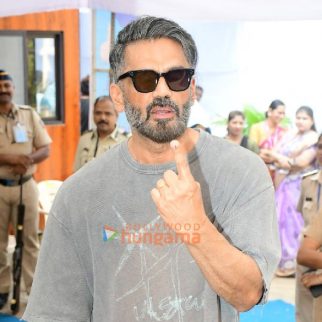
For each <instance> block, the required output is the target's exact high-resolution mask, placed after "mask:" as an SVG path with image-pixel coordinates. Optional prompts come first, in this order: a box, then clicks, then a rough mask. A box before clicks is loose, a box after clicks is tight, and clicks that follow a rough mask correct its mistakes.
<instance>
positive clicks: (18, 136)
mask: <svg viewBox="0 0 322 322" xmlns="http://www.w3.org/2000/svg"><path fill="white" fill-rule="evenodd" d="M13 136H14V139H15V142H16V143H26V142H28V135H27V130H26V127H25V126H24V125H21V124H20V123H17V124H16V125H15V126H14V127H13Z"/></svg>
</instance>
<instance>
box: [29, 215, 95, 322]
mask: <svg viewBox="0 0 322 322" xmlns="http://www.w3.org/2000/svg"><path fill="white" fill-rule="evenodd" d="M91 310H92V294H91V292H90V290H89V288H88V283H87V280H86V274H85V273H84V269H83V267H82V263H81V261H80V258H79V255H78V253H77V250H76V246H75V242H74V240H73V237H72V234H71V232H70V231H69V229H68V228H67V227H65V226H64V224H62V223H61V222H60V221H59V220H58V219H57V218H56V216H55V214H54V213H51V214H50V215H49V218H48V221H47V224H46V230H45V234H44V237H43V240H42V246H41V251H40V255H39V259H38V263H37V267H36V272H35V276H34V281H33V286H32V290H31V294H30V296H29V299H28V305H27V308H26V311H25V313H24V316H23V320H25V321H27V322H54V321H60V322H62V321H63V322H89V321H90V316H91Z"/></svg>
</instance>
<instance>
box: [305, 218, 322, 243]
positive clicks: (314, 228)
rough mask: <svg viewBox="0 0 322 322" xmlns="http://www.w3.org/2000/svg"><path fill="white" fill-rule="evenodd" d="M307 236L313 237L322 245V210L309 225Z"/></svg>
mask: <svg viewBox="0 0 322 322" xmlns="http://www.w3.org/2000/svg"><path fill="white" fill-rule="evenodd" d="M305 236H308V237H311V238H313V239H314V240H316V241H317V242H318V243H320V245H322V212H320V213H319V215H318V216H316V217H315V218H314V219H313V221H312V223H311V224H310V225H309V226H308V228H307V230H306V232H305Z"/></svg>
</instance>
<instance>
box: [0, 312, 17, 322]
mask: <svg viewBox="0 0 322 322" xmlns="http://www.w3.org/2000/svg"><path fill="white" fill-rule="evenodd" d="M0 321H1V322H18V321H20V320H19V319H18V318H16V317H15V316H11V315H7V314H2V313H0Z"/></svg>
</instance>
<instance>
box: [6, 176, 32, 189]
mask: <svg viewBox="0 0 322 322" xmlns="http://www.w3.org/2000/svg"><path fill="white" fill-rule="evenodd" d="M31 178H32V176H26V177H23V178H22V179H21V180H14V179H0V184H1V185H2V186H5V187H15V186H19V185H21V184H23V183H25V182H27V181H28V180H30V179H31Z"/></svg>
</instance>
